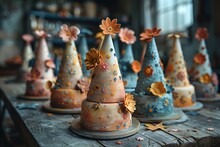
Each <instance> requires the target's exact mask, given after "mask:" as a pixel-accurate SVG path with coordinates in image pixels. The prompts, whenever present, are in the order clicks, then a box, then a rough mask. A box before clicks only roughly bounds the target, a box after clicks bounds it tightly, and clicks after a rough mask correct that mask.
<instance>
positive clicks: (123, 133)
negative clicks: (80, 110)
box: [70, 118, 140, 139]
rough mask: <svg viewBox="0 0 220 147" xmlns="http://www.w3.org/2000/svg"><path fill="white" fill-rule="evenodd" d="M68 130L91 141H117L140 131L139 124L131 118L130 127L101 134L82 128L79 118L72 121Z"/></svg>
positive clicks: (100, 132)
mask: <svg viewBox="0 0 220 147" xmlns="http://www.w3.org/2000/svg"><path fill="white" fill-rule="evenodd" d="M70 129H71V131H72V132H74V133H75V134H78V135H80V136H83V137H87V138H92V139H119V138H124V137H128V136H131V135H134V134H136V133H137V132H138V131H139V130H140V122H139V121H138V120H137V119H136V118H132V125H131V126H130V127H129V128H127V129H123V130H118V131H112V132H102V131H91V130H88V129H86V128H84V127H83V126H82V125H81V123H80V118H77V119H75V120H73V121H72V123H71V126H70Z"/></svg>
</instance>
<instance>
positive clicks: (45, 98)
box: [18, 94, 50, 101]
mask: <svg viewBox="0 0 220 147" xmlns="http://www.w3.org/2000/svg"><path fill="white" fill-rule="evenodd" d="M18 98H19V99H23V100H33V101H35V100H36V101H45V100H49V99H50V97H47V96H27V95H24V94H21V95H18Z"/></svg>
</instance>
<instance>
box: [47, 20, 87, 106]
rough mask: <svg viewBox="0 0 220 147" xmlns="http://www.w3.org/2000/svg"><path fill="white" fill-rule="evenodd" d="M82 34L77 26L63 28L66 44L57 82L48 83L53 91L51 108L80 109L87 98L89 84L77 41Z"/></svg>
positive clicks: (62, 35)
mask: <svg viewBox="0 0 220 147" xmlns="http://www.w3.org/2000/svg"><path fill="white" fill-rule="evenodd" d="M79 33H80V31H79V29H78V28H77V27H75V26H71V27H68V26H67V25H65V24H64V25H62V26H61V31H60V32H59V36H60V37H61V38H62V39H63V41H65V42H66V49H65V51H64V54H63V57H62V60H61V64H60V70H59V74H58V78H57V81H56V82H55V84H54V85H53V83H52V82H51V81H48V83H47V85H48V88H50V89H51V101H50V106H51V107H52V108H61V109H73V108H74V109H76V110H78V109H80V108H81V103H82V101H83V100H84V99H85V98H86V94H87V91H88V87H89V84H88V82H87V81H85V80H84V79H83V74H82V70H81V67H80V63H79V59H78V54H77V50H76V46H75V42H74V41H75V40H76V39H77V35H78V34H79Z"/></svg>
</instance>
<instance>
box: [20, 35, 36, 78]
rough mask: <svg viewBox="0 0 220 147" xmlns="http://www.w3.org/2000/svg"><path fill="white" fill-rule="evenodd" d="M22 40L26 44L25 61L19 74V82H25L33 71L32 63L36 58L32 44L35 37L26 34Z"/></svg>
mask: <svg viewBox="0 0 220 147" xmlns="http://www.w3.org/2000/svg"><path fill="white" fill-rule="evenodd" d="M22 39H23V40H24V41H25V42H26V44H25V48H24V51H23V61H22V65H21V69H20V71H19V74H18V80H21V81H25V75H26V74H27V73H29V72H30V71H31V66H30V61H31V60H32V59H33V58H34V53H33V50H32V47H31V42H32V41H33V40H34V37H33V36H32V35H30V34H24V35H22Z"/></svg>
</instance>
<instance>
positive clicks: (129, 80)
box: [119, 28, 141, 91]
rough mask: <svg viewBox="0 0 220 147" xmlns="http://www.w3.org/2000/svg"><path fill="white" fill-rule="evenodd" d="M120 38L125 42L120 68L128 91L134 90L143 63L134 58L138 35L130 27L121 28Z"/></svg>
mask: <svg viewBox="0 0 220 147" xmlns="http://www.w3.org/2000/svg"><path fill="white" fill-rule="evenodd" d="M119 37H120V40H121V41H122V42H123V43H124V48H123V49H122V54H121V59H120V62H119V63H120V68H121V72H122V78H123V82H124V86H125V89H126V91H129V90H130V91H134V89H135V87H136V85H137V79H138V75H137V73H138V72H140V70H141V64H140V63H139V62H138V61H136V60H134V56H133V52H132V44H133V43H135V41H136V37H135V36H134V31H132V30H129V29H128V28H121V29H120V33H119Z"/></svg>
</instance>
